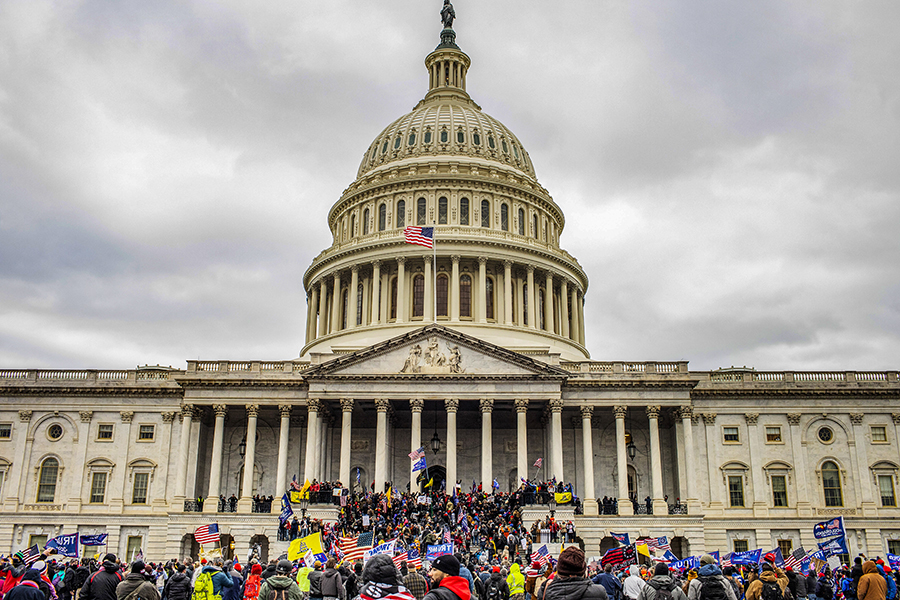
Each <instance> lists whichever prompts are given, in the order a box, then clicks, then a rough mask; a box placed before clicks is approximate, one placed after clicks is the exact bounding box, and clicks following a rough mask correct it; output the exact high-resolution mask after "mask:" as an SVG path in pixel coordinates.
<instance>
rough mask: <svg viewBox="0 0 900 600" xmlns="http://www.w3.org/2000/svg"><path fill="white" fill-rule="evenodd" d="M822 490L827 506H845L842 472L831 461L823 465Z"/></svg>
mask: <svg viewBox="0 0 900 600" xmlns="http://www.w3.org/2000/svg"><path fill="white" fill-rule="evenodd" d="M822 488H823V490H824V491H825V506H843V505H844V494H843V491H842V490H841V470H840V469H839V468H838V466H837V465H836V464H834V463H833V462H831V461H830V460H829V461H827V462H825V463H824V464H822Z"/></svg>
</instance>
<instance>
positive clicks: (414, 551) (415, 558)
mask: <svg viewBox="0 0 900 600" xmlns="http://www.w3.org/2000/svg"><path fill="white" fill-rule="evenodd" d="M406 564H408V565H409V566H410V567H419V568H420V569H421V568H422V555H421V554H419V549H418V548H409V549H408V550H407V551H406Z"/></svg>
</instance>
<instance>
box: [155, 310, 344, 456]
mask: <svg viewBox="0 0 900 600" xmlns="http://www.w3.org/2000/svg"><path fill="white" fill-rule="evenodd" d="M345 312H346V311H345ZM155 429H156V426H155V425H141V428H140V431H139V433H138V439H139V440H145V441H146V440H152V439H153V434H154V433H155Z"/></svg>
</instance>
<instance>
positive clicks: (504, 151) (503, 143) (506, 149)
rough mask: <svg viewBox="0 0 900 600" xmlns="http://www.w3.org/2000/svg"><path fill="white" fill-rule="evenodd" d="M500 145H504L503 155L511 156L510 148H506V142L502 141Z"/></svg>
mask: <svg viewBox="0 0 900 600" xmlns="http://www.w3.org/2000/svg"><path fill="white" fill-rule="evenodd" d="M500 143H501V144H502V145H503V153H504V154H509V148H507V147H506V140H501V141H500Z"/></svg>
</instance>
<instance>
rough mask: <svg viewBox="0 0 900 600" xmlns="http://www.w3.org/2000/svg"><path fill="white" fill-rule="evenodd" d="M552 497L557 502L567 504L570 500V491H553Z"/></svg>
mask: <svg viewBox="0 0 900 600" xmlns="http://www.w3.org/2000/svg"><path fill="white" fill-rule="evenodd" d="M554 497H555V499H556V503H557V504H568V503H569V502H571V501H572V492H562V493H559V492H557V493H555V494H554Z"/></svg>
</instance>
